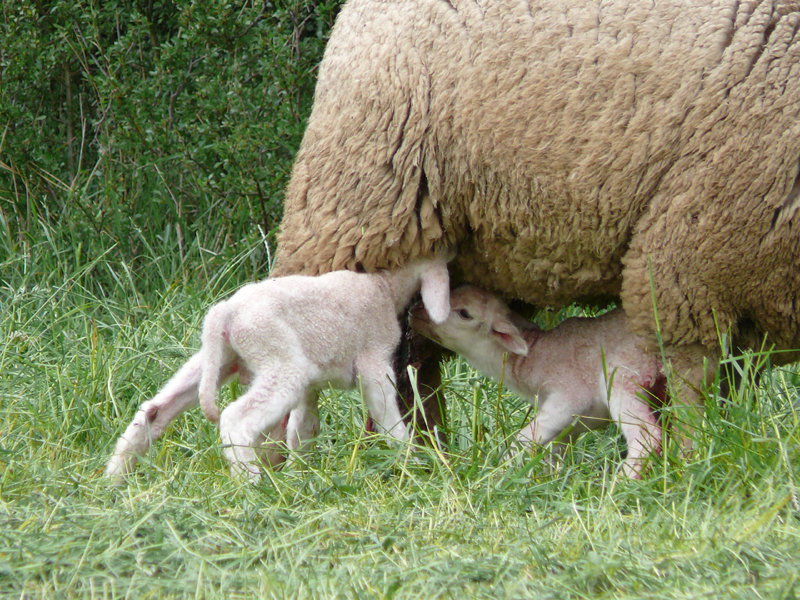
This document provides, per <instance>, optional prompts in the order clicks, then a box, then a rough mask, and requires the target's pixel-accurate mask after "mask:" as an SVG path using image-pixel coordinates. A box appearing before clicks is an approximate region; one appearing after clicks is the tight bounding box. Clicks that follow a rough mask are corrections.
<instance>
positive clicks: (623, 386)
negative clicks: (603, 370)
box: [609, 379, 662, 479]
mask: <svg viewBox="0 0 800 600" xmlns="http://www.w3.org/2000/svg"><path fill="white" fill-rule="evenodd" d="M637 393H640V394H644V393H645V392H644V390H642V388H640V387H639V386H637V385H635V384H634V383H633V382H632V381H630V380H628V379H624V380H623V381H621V382H619V383H618V384H617V385H615V386H613V387H612V389H611V397H610V403H609V408H610V410H611V417H612V418H613V419H614V421H616V422H617V423H618V424H619V428H620V430H621V431H622V435H623V436H624V437H625V442H626V443H627V445H628V456H627V457H626V458H625V463H624V464H623V465H622V472H623V473H625V475H627V476H628V477H630V478H631V479H641V477H642V467H643V461H644V460H645V459H646V458H647V456H649V455H650V454H652V453H653V452H659V451H660V450H661V441H662V440H661V438H662V432H661V426H660V425H659V424H658V418H657V417H656V415H655V413H654V412H653V409H652V408H651V407H650V406H649V405H648V404H647V402H645V401H644V400H642V399H640V398H639V397H637Z"/></svg>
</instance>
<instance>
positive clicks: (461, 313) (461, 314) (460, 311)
mask: <svg viewBox="0 0 800 600" xmlns="http://www.w3.org/2000/svg"><path fill="white" fill-rule="evenodd" d="M456 314H457V315H458V316H459V317H461V318H462V319H464V320H465V321H469V320H470V319H472V315H471V314H469V312H468V311H467V310H465V309H463V308H460V309H458V310H457V311H456Z"/></svg>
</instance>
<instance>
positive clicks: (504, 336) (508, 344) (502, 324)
mask: <svg viewBox="0 0 800 600" xmlns="http://www.w3.org/2000/svg"><path fill="white" fill-rule="evenodd" d="M492 336H493V337H494V338H495V339H496V340H497V341H498V342H499V344H500V345H501V346H502V347H503V348H505V349H506V350H508V351H509V352H511V353H513V354H519V355H520V356H528V344H527V342H526V341H525V339H524V338H523V337H522V334H521V333H520V331H519V329H517V327H516V326H515V325H514V324H513V323H512V322H511V321H509V320H508V319H507V318H506V317H497V318H495V320H494V321H492Z"/></svg>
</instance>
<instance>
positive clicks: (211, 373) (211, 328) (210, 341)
mask: <svg viewBox="0 0 800 600" xmlns="http://www.w3.org/2000/svg"><path fill="white" fill-rule="evenodd" d="M225 316H226V310H225V303H221V304H217V305H216V306H214V307H213V308H212V309H211V310H210V311H208V314H207V315H206V318H205V321H204V322H203V347H202V349H201V353H202V355H203V374H202V376H201V378H200V408H202V409H203V413H204V414H205V415H206V418H207V419H208V420H209V421H211V422H212V423H216V422H217V421H219V409H218V408H217V403H216V401H217V390H218V389H219V387H220V385H221V384H222V381H221V378H222V377H223V374H222V368H223V366H224V364H225V356H226V354H229V350H228V349H229V345H230V342H229V340H228V336H227V335H226V331H225V326H226V321H227V319H226V318H225Z"/></svg>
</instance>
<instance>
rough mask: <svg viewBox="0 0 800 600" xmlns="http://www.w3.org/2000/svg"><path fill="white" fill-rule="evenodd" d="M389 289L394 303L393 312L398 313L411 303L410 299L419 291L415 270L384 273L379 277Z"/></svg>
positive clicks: (418, 280)
mask: <svg viewBox="0 0 800 600" xmlns="http://www.w3.org/2000/svg"><path fill="white" fill-rule="evenodd" d="M379 277H381V278H382V279H383V281H384V283H385V285H386V287H387V288H388V289H389V295H390V296H391V297H392V300H393V301H394V306H395V311H396V312H397V313H399V312H400V311H402V310H403V309H404V308H405V307H406V306H408V303H409V302H410V301H411V297H412V296H413V295H414V294H415V293H416V292H417V291H418V290H419V284H420V279H419V274H418V273H417V272H416V270H415V269H412V268H409V267H406V268H401V269H397V270H396V271H384V272H383V273H381V274H380V275H379Z"/></svg>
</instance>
